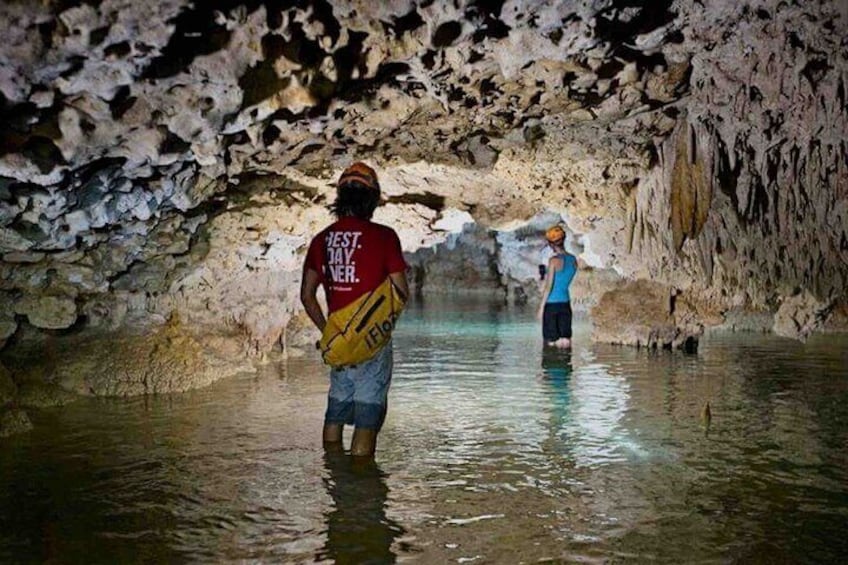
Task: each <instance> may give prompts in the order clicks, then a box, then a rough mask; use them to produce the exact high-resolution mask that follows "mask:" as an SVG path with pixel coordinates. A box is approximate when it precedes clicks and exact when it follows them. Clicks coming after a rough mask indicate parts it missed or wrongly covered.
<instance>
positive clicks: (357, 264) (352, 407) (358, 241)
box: [300, 163, 409, 456]
mask: <svg viewBox="0 0 848 565" xmlns="http://www.w3.org/2000/svg"><path fill="white" fill-rule="evenodd" d="M337 186H338V188H337V192H336V200H335V202H333V204H332V205H331V206H330V211H331V212H332V213H333V214H334V215H335V216H336V218H337V220H336V221H335V222H334V223H332V224H330V226H328V227H327V228H326V229H324V230H323V231H321V232H320V233H319V234H318V235H316V236H315V237H314V238H313V239H312V242H311V243H310V244H309V251H308V252H307V254H306V260H305V262H304V265H303V279H302V283H301V287H300V300H301V302H302V303H303V306H304V308H305V309H306V313H307V314H308V315H309V318H310V319H311V320H312V322H313V323H314V324H315V326H316V327H317V328H318V329H319V330H322V331H323V329H324V326H325V324H326V322H327V321H326V318H325V316H324V312H323V311H322V309H321V306H320V304H319V303H318V300H317V297H316V293H317V291H318V286H319V285H323V286H324V291H325V294H326V295H327V305H328V314H327V315H329V314H331V313H333V312H335V311H336V310H339V309H341V308H344V307H345V306H347V305H348V304H350V303H351V302H353V301H355V300H356V299H358V298H360V297H361V296H363V295H364V294H366V293H369V292H371V291H372V290H374V289H375V288H377V287H378V286H379V285H380V283H382V282H383V281H384V280H385V279H386V277H391V279H392V282H393V283H394V284H395V286H396V288H397V289H398V290H399V292H400V293H401V294H402V295H403V297H404V298H406V297H407V296H408V295H409V287H408V285H407V281H406V268H407V265H406V261H405V260H404V258H403V252H402V251H401V247H400V240H399V239H398V236H397V234H396V233H395V231H394V230H393V229H391V228H389V227H387V226H383V225H380V224H376V223H374V222H372V221H371V217H372V215H373V214H374V210H375V209H376V208H377V205H378V204H379V203H380V185H379V183H378V181H377V173H376V172H374V169H372V168H371V167H369V166H368V165H366V164H364V163H354V164H353V165H351V166H350V167H348V168H347V169H345V171H344V172H343V173H342V175H341V177H339V182H338V185H337ZM391 379H392V344H391V342H390V343H388V344H387V345H386V346H385V347H383V349H381V350H380V352H379V353H377V355H376V356H374V357H373V358H371V359H369V360H368V361H365V362H364V363H362V364H360V365H356V366H353V367H345V368H342V369H332V370H331V371H330V391H329V393H328V399H327V412H326V414H325V416H324V446H325V447H326V448H328V449H339V448H341V443H342V429H343V427H344V425H345V424H353V425H354V427H355V429H354V432H353V441H352V442H351V447H350V452H351V455H355V456H372V455H373V454H374V449H375V447H376V444H377V434H378V433H379V431H380V428H381V427H382V425H383V420H384V419H385V417H386V407H387V400H388V393H389V384H390V383H391Z"/></svg>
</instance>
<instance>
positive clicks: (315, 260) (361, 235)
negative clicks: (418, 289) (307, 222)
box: [306, 216, 406, 312]
mask: <svg viewBox="0 0 848 565" xmlns="http://www.w3.org/2000/svg"><path fill="white" fill-rule="evenodd" d="M306 263H307V266H308V267H309V268H312V269H315V270H316V271H317V272H318V275H319V280H320V282H321V284H323V285H324V289H325V291H326V294H327V303H328V309H329V311H330V312H335V311H336V310H340V309H341V308H344V307H345V306H347V305H348V304H350V303H351V302H353V301H355V300H356V299H357V298H359V297H360V296H362V295H363V294H365V293H367V292H369V291H371V290H373V289H375V288H377V286H379V284H380V283H382V282H383V281H384V280H385V279H386V277H387V276H389V275H390V274H391V273H394V272H399V271H403V270H404V269H406V263H405V262H403V254H402V252H401V250H400V241H399V240H398V237H397V234H396V233H395V231H394V230H393V229H391V228H389V227H387V226H384V225H381V224H377V223H374V222H372V221H371V220H365V219H362V218H357V217H356V216H343V217H341V218H339V219H338V220H336V221H335V222H333V223H332V224H330V225H329V226H328V227H327V228H325V229H324V230H323V231H322V232H321V233H319V234H318V235H317V236H315V238H314V239H313V240H312V243H311V245H310V247H309V252H308V253H307V257H306Z"/></svg>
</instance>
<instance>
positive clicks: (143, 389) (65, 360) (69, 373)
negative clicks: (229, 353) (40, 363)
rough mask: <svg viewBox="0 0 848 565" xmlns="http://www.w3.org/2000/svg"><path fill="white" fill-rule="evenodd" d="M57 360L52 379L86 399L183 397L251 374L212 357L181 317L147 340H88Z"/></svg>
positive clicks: (237, 363) (131, 337)
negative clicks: (178, 394) (174, 394)
mask: <svg viewBox="0 0 848 565" xmlns="http://www.w3.org/2000/svg"><path fill="white" fill-rule="evenodd" d="M58 355H59V358H60V362H57V363H56V367H55V370H54V372H53V374H52V375H51V379H52V380H53V381H54V382H56V383H57V384H58V385H59V386H61V387H62V388H64V389H65V390H67V391H70V392H73V393H76V394H81V395H95V396H135V395H142V394H163V393H169V392H183V391H186V390H189V389H192V388H198V387H203V386H207V385H209V384H210V383H212V382H214V381H216V380H218V379H221V378H223V377H226V376H230V375H233V374H235V373H237V372H239V371H245V370H250V367H249V366H248V365H246V364H245V363H244V362H243V361H242V360H241V359H221V358H218V357H216V356H215V355H214V354H213V353H212V352H210V351H207V350H206V349H205V348H204V347H203V345H202V344H201V342H200V341H198V339H197V338H195V337H194V336H193V335H192V334H191V333H190V332H189V331H188V329H187V328H186V327H184V326H183V324H182V323H181V322H180V321H179V319H178V318H177V317H176V316H174V317H172V318H171V320H170V321H169V322H168V323H167V324H165V325H164V326H162V327H159V328H156V329H152V330H150V331H149V332H148V333H146V334H137V335H114V334H113V335H110V337H109V339H108V340H105V339H104V336H102V335H93V336H86V337H85V338H83V339H80V340H78V341H77V342H76V343H75V346H74V347H73V349H72V350H71V349H66V350H64V351H63V352H61V353H59V354H58Z"/></svg>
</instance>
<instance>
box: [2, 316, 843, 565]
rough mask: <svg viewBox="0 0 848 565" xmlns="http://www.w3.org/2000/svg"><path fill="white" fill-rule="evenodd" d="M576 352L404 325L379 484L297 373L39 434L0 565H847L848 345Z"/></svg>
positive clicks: (713, 339)
mask: <svg viewBox="0 0 848 565" xmlns="http://www.w3.org/2000/svg"><path fill="white" fill-rule="evenodd" d="M577 330H578V331H577V339H576V347H575V349H574V351H573V353H572V354H571V355H565V354H547V355H543V353H542V350H541V345H540V340H539V337H538V335H537V334H538V331H537V326H536V323H535V321H534V320H533V316H532V311H529V310H528V311H520V310H505V309H503V308H500V307H496V306H489V305H485V304H476V305H475V304H466V305H463V306H462V307H459V306H450V305H445V304H442V305H434V304H430V303H427V304H426V308H423V309H422V308H420V307H419V308H417V309H415V310H413V311H411V312H410V313H409V315H407V316H406V318H405V319H404V320H403V323H402V325H401V327H400V329H399V330H398V333H397V337H396V349H395V377H394V383H393V387H392V392H391V396H390V409H389V417H388V420H387V423H386V428H385V429H384V431H383V433H382V434H381V437H380V441H379V450H378V457H377V460H376V463H374V464H371V465H357V466H354V465H353V464H352V462H351V461H350V458H348V457H344V456H342V457H339V456H331V457H327V456H325V455H324V453H323V452H322V450H321V448H320V445H319V438H320V428H321V420H322V413H323V408H324V402H325V392H326V386H327V382H326V376H325V371H324V369H323V368H322V367H321V366H320V365H319V364H317V363H316V362H314V361H310V360H292V361H290V362H288V363H287V364H285V365H281V366H278V367H269V368H268V369H267V370H265V371H264V372H263V373H261V374H259V375H251V376H244V377H239V378H235V379H230V380H228V381H226V382H221V383H218V384H216V385H214V386H212V387H210V388H207V389H204V390H199V391H195V392H191V393H187V394H183V395H174V396H162V397H157V398H147V399H144V398H138V399H131V400H114V399H111V400H104V399H90V400H84V401H81V402H78V403H76V404H73V405H70V406H66V407H63V408H56V409H49V410H42V411H39V412H37V413H35V414H33V419H34V421H35V424H36V428H35V430H34V431H33V432H32V433H29V434H26V435H23V436H18V437H14V438H10V439H6V440H2V441H0V487H2V488H0V562H45V561H46V562H54V563H66V562H81V563H82V562H84V563H98V562H102V563H119V562H120V563H134V562H138V563H140V562H144V563H150V562H227V561H238V562H296V563H309V562H331V561H336V562H339V563H362V562H373V563H383V562H391V561H393V560H398V561H417V562H424V563H431V562H460V563H462V562H479V563H520V562H528V563H529V562H537V561H540V560H542V561H545V560H547V561H554V562H556V561H565V562H573V561H589V562H593V561H648V560H655V561H662V562H705V563H711V562H722V563H725V562H734V561H740V562H752V561H753V562H775V561H776V562H839V561H843V562H844V561H845V559H846V556H848V537H846V532H848V340H846V338H845V337H833V336H830V337H816V338H815V339H813V340H811V341H810V342H808V343H807V344H798V343H794V342H791V341H788V340H783V339H780V338H776V337H769V336H761V335H746V334H724V335H713V336H710V337H708V338H707V339H706V340H705V341H704V342H703V343H702V346H701V350H700V352H699V353H698V354H697V355H694V356H691V355H690V356H687V355H682V354H678V353H668V352H655V353H650V352H645V351H635V350H631V349H627V348H615V347H603V346H592V345H590V344H589V343H588V335H587V333H588V328H586V327H578V328H577ZM707 401H709V403H710V406H711V412H712V419H711V421H710V422H709V425H707V422H706V420H705V419H704V418H703V417H702V409H703V406H704V404H705V403H706V402H707Z"/></svg>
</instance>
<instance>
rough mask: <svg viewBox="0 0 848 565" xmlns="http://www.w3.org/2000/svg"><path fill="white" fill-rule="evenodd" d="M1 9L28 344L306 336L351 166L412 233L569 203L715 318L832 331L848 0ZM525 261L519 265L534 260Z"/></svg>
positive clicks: (608, 266) (48, 3)
mask: <svg viewBox="0 0 848 565" xmlns="http://www.w3.org/2000/svg"><path fill="white" fill-rule="evenodd" d="M0 21H3V23H4V24H5V25H4V30H5V34H4V41H3V42H2V44H0V253H1V254H2V261H0V305H2V306H1V307H0V312H2V314H0V344H3V345H6V350H5V352H4V355H6V356H9V357H10V358H15V356H16V355H17V358H18V359H20V358H21V356H23V357H25V358H26V357H27V356H29V357H32V353H31V352H32V351H44V344H45V343H49V342H54V341H60V342H61V343H63V344H68V343H75V342H74V340H83V341H84V340H89V339H94V340H95V343H96V342H97V339H99V338H98V336H100V337H102V336H113V335H121V336H123V337H124V338H126V340H128V341H127V342H126V345H125V347H123V350H124V351H125V352H129V353H126V355H127V356H128V357H126V358H127V359H135V360H136V361H137V362H139V363H143V362H144V360H147V359H150V357H151V355H153V356H155V355H156V351H160V350H161V348H158V349H157V346H156V344H155V343H153V342H151V341H150V334H151V332H156V331H160V332H164V334H163V339H165V340H166V342H167V343H172V344H173V343H174V340H175V339H177V337H176V336H183V337H185V338H186V339H190V340H194V341H188V342H180V341H179V340H177V342H179V343H183V345H184V346H185V347H183V349H184V350H185V351H187V352H188V353H186V355H187V356H188V358H189V360H188V361H186V360H184V361H185V362H184V363H183V362H182V361H181V362H180V363H183V365H184V366H192V363H195V361H192V360H196V359H199V358H201V357H204V356H206V355H209V356H211V358H213V359H217V360H218V361H220V363H219V362H218V361H216V362H215V363H213V364H212V365H213V366H214V368H213V369H209V371H213V374H214V375H215V376H216V378H217V376H220V375H222V374H225V373H227V372H228V371H230V369H229V368H227V367H230V368H231V369H232V370H237V369H238V368H239V367H242V364H241V363H238V362H234V360H236V359H242V358H244V357H246V356H247V357H254V358H257V359H260V358H262V356H263V355H264V354H266V353H268V352H270V351H273V350H286V351H287V352H294V351H297V350H298V348H300V349H303V346H304V344H306V343H308V342H309V341H310V339H311V337H310V333H309V332H308V331H306V328H307V326H306V325H305V324H304V321H303V318H302V316H301V315H299V314H298V312H299V309H298V307H297V302H296V300H297V287H298V283H299V276H300V273H299V268H300V261H301V259H302V255H303V253H304V251H305V246H306V244H307V242H308V239H309V237H310V236H311V234H312V233H314V232H315V231H316V230H317V229H319V228H320V227H321V226H323V225H324V224H325V223H327V222H328V221H329V215H328V213H327V211H326V204H327V203H328V202H329V201H330V199H331V198H332V190H333V188H332V182H333V180H334V179H335V178H336V176H337V174H338V172H339V171H340V169H341V168H342V167H343V166H344V165H345V164H347V163H348V162H350V161H351V160H352V159H366V160H368V161H369V162H371V163H372V164H374V165H375V166H376V167H377V168H378V170H379V172H380V175H381V180H382V187H383V192H384V197H385V200H386V203H385V206H383V207H382V208H381V209H380V210H379V213H378V217H377V220H378V221H383V222H386V223H389V224H392V225H394V226H396V227H397V228H398V231H399V232H400V234H401V239H402V243H403V245H404V248H405V249H406V250H407V251H408V252H409V253H411V254H414V253H416V252H417V251H418V250H420V249H426V248H431V247H433V246H435V245H437V244H439V243H442V242H445V241H446V240H447V239H448V238H449V237H452V236H451V234H456V233H458V232H459V231H460V230H461V223H460V224H458V223H457V218H465V219H467V218H471V219H472V220H473V221H474V222H475V223H476V224H477V225H479V226H481V227H482V229H495V230H498V233H504V234H509V233H514V232H515V230H517V229H519V228H521V227H522V226H525V227H526V226H533V225H534V224H533V221H534V218H538V217H540V215H542V214H557V215H559V216H560V217H561V218H562V220H563V222H564V223H565V224H566V225H567V226H568V227H569V229H570V230H571V231H572V232H573V233H574V234H575V237H576V238H578V239H579V241H580V254H579V257H580V260H581V264H582V265H583V266H584V267H586V268H590V269H594V270H597V271H598V272H610V273H612V272H614V273H616V274H617V275H618V276H620V277H621V278H622V279H629V280H632V279H650V280H653V281H657V282H659V283H662V284H664V285H668V286H669V288H672V289H674V291H675V292H680V293H684V294H687V295H688V296H689V297H690V298H691V300H692V301H693V302H697V303H698V304H699V306H698V308H699V309H700V311H703V312H704V318H705V319H706V318H708V317H709V318H710V319H713V318H714V317H715V316H719V317H721V316H722V315H724V313H726V312H731V311H734V312H735V311H739V310H754V311H770V312H773V311H775V310H777V309H778V308H779V307H780V306H781V305H782V304H783V303H784V302H786V301H788V300H790V299H794V298H797V297H798V296H802V295H803V296H808V295H809V297H810V298H809V300H807V302H805V304H806V303H809V304H813V305H814V310H815V311H816V312H815V314H816V317H815V319H816V320H818V322H817V324H814V325H821V324H822V323H824V322H825V320H826V319H827V317H828V315H829V313H830V312H832V311H836V310H839V309H840V308H841V307H842V306H841V304H843V303H844V302H845V300H846V290H845V289H846V288H848V267H846V265H848V173H846V166H848V146H846V144H847V143H848V142H846V139H848V117H847V116H846V112H848V104H846V92H845V91H846V82H848V60H847V59H848V45H846V37H848V4H846V3H845V2H843V1H839V0H829V1H824V0H819V1H810V2H803V3H798V2H786V1H783V0H762V1H753V2H746V3H739V2H731V1H726V0H702V1H700V0H675V1H672V0H659V1H656V2H633V1H629V0H592V1H589V0H574V1H552V0H549V1H529V0H528V1H518V0H513V1H503V2H500V1H499V2H476V1H470V0H469V1H460V0H457V1H443V2H442V1H435V2H434V1H423V2H412V1H402V0H397V1H392V2H359V1H355V2H336V1H327V0H314V1H306V0H303V1H292V2H285V1H266V2H260V1H254V0H240V1H239V0H218V1H204V2H199V1H198V2H193V3H192V2H188V1H185V0H167V1H162V2H138V1H136V2H130V1H128V0H103V1H102V2H91V1H83V0H79V1H77V0H45V1H44V2H22V1H12V2H4V3H2V4H0ZM499 237H506V238H507V239H508V238H509V237H511V236H499ZM519 255H520V254H515V257H516V260H515V261H516V263H515V265H513V266H512V267H510V266H509V265H507V266H504V267H503V268H502V269H500V270H499V271H498V272H499V273H500V274H501V275H503V273H507V275H506V278H507V279H510V280H512V279H515V280H521V277H523V276H533V275H532V269H531V274H530V275H526V273H527V270H528V269H526V268H525V267H522V266H521V264H520V263H521V260H520V258H519ZM510 273H511V274H510ZM515 273H525V274H518V275H515ZM444 275H445V280H449V279H450V277H451V276H453V275H451V274H450V273H447V272H446V273H444ZM513 275H515V276H513ZM436 280H437V278H432V277H431V281H436ZM504 280H505V279H504V278H503V277H501V281H500V283H501V284H506V287H507V288H508V287H509V284H508V281H507V283H504ZM492 281H494V278H493V279H492ZM167 320H171V322H170V323H169V324H166V321H167ZM819 322H820V323H819ZM162 328H167V330H163V329H162ZM180 339H181V338H180ZM145 340H146V341H145ZM154 341H155V340H154ZM195 342H196V343H195ZM122 343H123V342H122ZM189 343H191V344H194V345H190V346H189V345H186V344H189ZM62 347H65V345H63V346H62ZM62 347H58V348H57V350H61V349H62ZM71 350H73V348H71ZM15 352H18V353H15ZM177 357H179V356H177ZM127 362H129V361H127ZM10 363H11V364H14V359H12V360H11V361H7V364H10ZM180 363H175V364H173V365H175V366H180ZM186 363H188V365H186ZM25 365H26V363H22V364H21V366H22V367H23V366H25ZM169 366H170V365H169ZM203 367H205V365H203ZM222 367H223V368H222ZM20 370H23V369H20ZM107 371H109V368H108V367H104V368H102V369H97V368H94V369H92V370H91V376H90V377H87V378H88V379H89V380H88V381H84V382H79V383H76V384H74V385H73V386H71V388H73V389H74V390H77V391H81V392H92V393H100V391H101V389H100V388H98V385H97V383H98V382H100V381H99V380H98V379H100V378H101V377H99V376H98V374H105V373H106V372H107ZM173 371H178V369H173ZM204 371H206V372H207V373H208V371H207V370H206V369H202V370H199V372H201V373H203V372H204ZM54 373H55V371H54V372H51V371H49V370H47V369H45V370H44V371H42V373H40V374H41V375H42V376H41V377H39V378H41V379H42V380H44V379H47V380H50V379H51V378H52V379H53V380H54V381H55V380H56V378H57V377H56V376H55V374H54ZM51 375H53V376H51ZM16 378H18V377H16ZM151 378H153V375H152V373H149V372H148V373H145V372H144V371H142V372H141V374H134V375H131V376H127V377H126V379H127V380H129V381H132V382H134V383H141V384H140V385H138V386H135V385H134V386H131V387H128V388H126V389H123V388H122V389H120V391H124V390H128V391H130V393H134V392H138V391H144V390H149V389H150V388H149V387H150V386H151V385H150V383H149V382H148V381H149V380H150V379H151ZM208 380H209V379H206V378H205V377H201V378H199V381H198V382H199V383H200V384H202V383H203V382H208ZM163 382H164V383H165V384H162V385H161V387H160V388H157V390H168V389H169V388H175V389H182V388H185V387H186V386H189V385H187V384H185V383H184V382H182V381H180V380H179V379H175V380H173V382H177V383H181V384H176V385H170V384H167V383H170V382H172V381H169V380H167V379H165V381H163ZM145 387H148V388H147V389H145ZM110 390H111V389H110Z"/></svg>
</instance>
